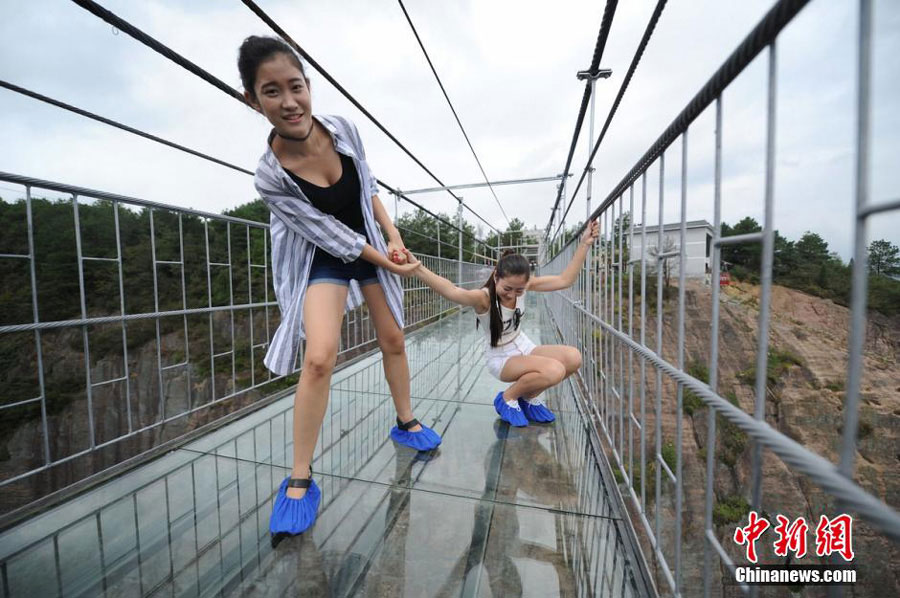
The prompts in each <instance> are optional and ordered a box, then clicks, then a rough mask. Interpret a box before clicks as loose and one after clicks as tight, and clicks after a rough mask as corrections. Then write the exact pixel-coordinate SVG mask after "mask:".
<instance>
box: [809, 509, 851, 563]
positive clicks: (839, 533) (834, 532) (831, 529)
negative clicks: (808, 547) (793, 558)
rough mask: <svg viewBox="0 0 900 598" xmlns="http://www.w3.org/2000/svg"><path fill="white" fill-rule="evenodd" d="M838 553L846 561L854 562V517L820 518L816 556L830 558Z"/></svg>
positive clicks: (817, 529) (817, 527) (817, 528)
mask: <svg viewBox="0 0 900 598" xmlns="http://www.w3.org/2000/svg"><path fill="white" fill-rule="evenodd" d="M834 552H836V553H838V554H839V555H841V556H842V557H844V560H845V561H852V560H853V517H851V516H850V515H846V514H845V515H838V516H837V517H835V518H834V519H828V517H826V516H825V515H822V516H821V517H820V518H819V525H817V526H816V556H830V555H831V554H832V553H834Z"/></svg>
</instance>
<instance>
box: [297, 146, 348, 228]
mask: <svg viewBox="0 0 900 598" xmlns="http://www.w3.org/2000/svg"><path fill="white" fill-rule="evenodd" d="M338 156H340V159H341V171H342V172H341V178H339V179H338V180H337V182H336V183H335V184H334V185H331V186H330V187H320V186H318V185H316V184H313V183H310V182H309V181H307V180H306V179H303V178H301V177H299V176H297V175H296V174H294V173H293V172H291V171H290V170H287V169H285V170H287V173H288V176H290V177H291V178H292V179H294V182H296V183H297V185H299V186H300V189H301V190H302V191H303V194H304V195H306V197H307V198H308V199H309V201H310V202H311V203H312V205H313V206H315V207H316V208H317V209H318V210H319V211H321V212H324V213H325V214H331V215H332V216H334V217H335V218H337V219H338V220H340V221H341V222H342V223H344V224H346V225H347V226H348V227H350V228H352V229H353V230H356V231H360V230H365V221H364V220H363V215H362V206H360V203H359V193H360V189H359V176H357V174H356V166H355V165H354V164H353V159H352V158H350V157H349V156H345V155H344V154H342V153H340V152H338Z"/></svg>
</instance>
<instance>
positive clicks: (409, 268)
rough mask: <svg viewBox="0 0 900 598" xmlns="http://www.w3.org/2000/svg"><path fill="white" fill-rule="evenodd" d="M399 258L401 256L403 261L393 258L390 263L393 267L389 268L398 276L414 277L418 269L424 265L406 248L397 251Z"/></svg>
mask: <svg viewBox="0 0 900 598" xmlns="http://www.w3.org/2000/svg"><path fill="white" fill-rule="evenodd" d="M397 253H398V254H399V256H401V259H402V261H398V260H397V259H395V258H394V256H391V259H390V263H391V266H390V268H388V270H390V271H391V272H393V273H394V274H398V275H400V276H412V275H413V273H415V271H416V269H417V268H418V267H419V266H420V265H422V263H421V262H420V261H419V260H417V259H416V257H415V256H414V255H413V254H412V253H410V251H409V250H408V249H407V248H406V247H402V248H401V249H399V250H398V251H397Z"/></svg>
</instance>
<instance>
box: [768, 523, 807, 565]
mask: <svg viewBox="0 0 900 598" xmlns="http://www.w3.org/2000/svg"><path fill="white" fill-rule="evenodd" d="M775 518H776V519H777V520H778V525H776V526H775V528H774V529H775V533H776V534H778V539H777V540H775V554H776V555H778V556H787V555H788V550H790V551H791V552H793V553H794V554H795V555H797V558H798V559H800V558H803V557H804V556H806V532H808V531H809V526H808V525H807V524H806V520H805V519H804V518H803V517H797V519H795V520H794V522H793V523H791V520H790V519H788V518H787V517H785V516H784V515H776V516H775ZM788 524H790V525H788Z"/></svg>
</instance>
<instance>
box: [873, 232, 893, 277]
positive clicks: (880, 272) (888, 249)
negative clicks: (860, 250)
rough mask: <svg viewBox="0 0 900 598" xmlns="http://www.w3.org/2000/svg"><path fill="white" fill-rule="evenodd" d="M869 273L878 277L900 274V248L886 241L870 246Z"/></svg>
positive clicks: (875, 242)
mask: <svg viewBox="0 0 900 598" xmlns="http://www.w3.org/2000/svg"><path fill="white" fill-rule="evenodd" d="M869 272H870V273H871V274H875V275H876V276H891V275H897V274H900V248H898V247H897V246H896V245H894V244H893V243H891V242H890V241H886V240H884V239H879V240H878V241H872V242H871V243H870V244H869Z"/></svg>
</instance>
